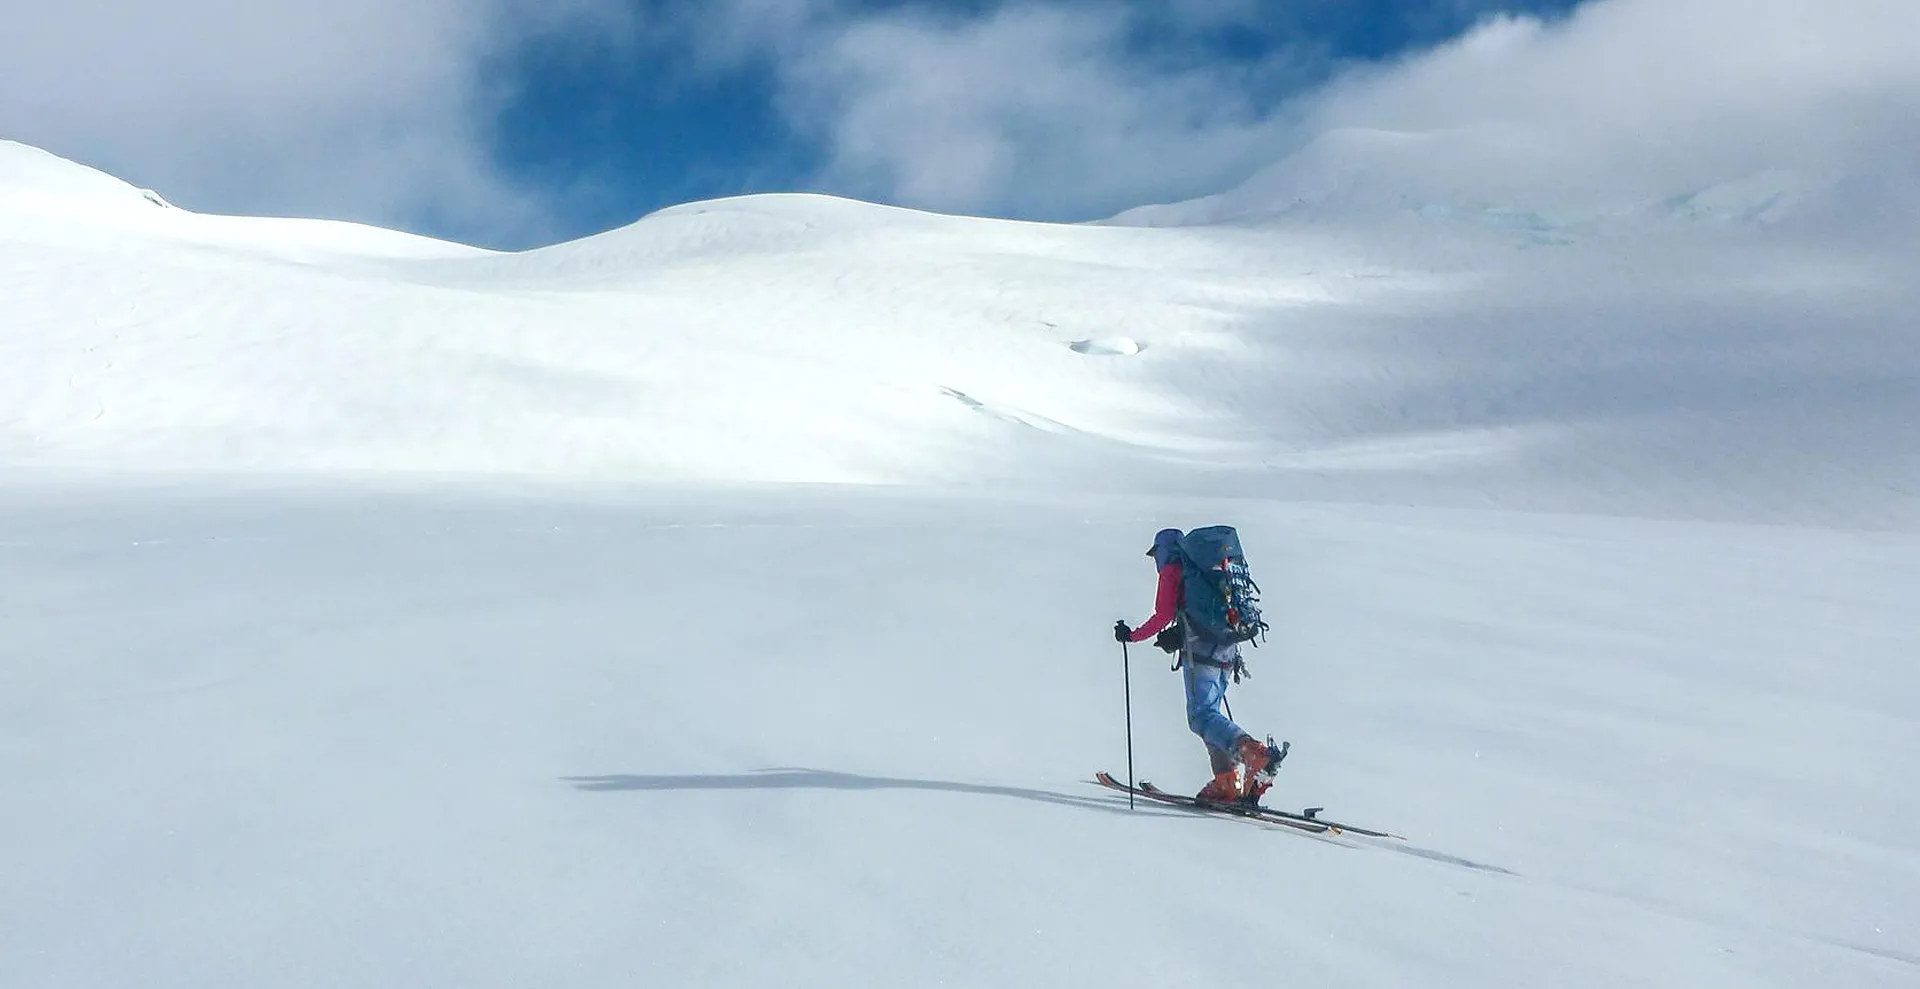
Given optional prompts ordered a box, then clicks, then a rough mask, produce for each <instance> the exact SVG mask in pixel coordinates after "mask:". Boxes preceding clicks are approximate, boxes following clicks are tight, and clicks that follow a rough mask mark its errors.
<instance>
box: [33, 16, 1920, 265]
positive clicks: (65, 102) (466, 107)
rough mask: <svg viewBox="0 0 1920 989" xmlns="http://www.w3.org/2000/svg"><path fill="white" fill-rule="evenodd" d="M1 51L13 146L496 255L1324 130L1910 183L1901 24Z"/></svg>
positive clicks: (1214, 175) (697, 22)
mask: <svg viewBox="0 0 1920 989" xmlns="http://www.w3.org/2000/svg"><path fill="white" fill-rule="evenodd" d="M0 25H5V30H0V137H3V138H8V139H12V140H18V141H22V142H25V143H27V144H32V145H36V146H38V147H42V148H45V149H47V150H49V151H52V152H54V153H55V154H59V155H62V156H64V157H68V158H72V159H74V160H76V161H80V162H83V163H85V164H89V165H93V166H95V167H97V168H101V169H103V170H105V171H107V172H110V173H112V174H114V175H116V176H119V177H121V178H123V179H126V180H127V181H129V182H132V183H134V184H136V185H139V186H143V187H148V188H153V189H155V190H158V191H159V192H161V193H162V194H163V195H165V196H167V197H168V198H169V199H171V200H173V201H174V202H176V203H178V204H180V205H182V206H184V207H187V208H190V209H196V210H201V211H206V212H226V213H247V214H256V215H259V214H267V215H293V216H317V217H331V218H340V219H350V220H358V221H364V222H371V223H377V224H381V225H383V226H390V227H398V228H401V229H407V230H413V231H418V232H422V233H428V234H432V235H436V236H443V237H449V238H452V239H457V240H463V241H466V242H469V243H478V244H484V245H487V246H494V247H506V248H520V247H528V246H534V245H539V244H546V243H552V242H555V241H558V240H562V239H567V238H572V237H576V236H580V235H583V234H588V233H593V232H597V231H601V230H605V229H609V228H612V227H616V226H619V225H622V224H625V223H628V222H631V221H632V220H634V219H636V218H638V217H639V216H641V215H643V214H645V213H647V212H649V211H651V210H654V209H657V208H660V207H662V206H667V205H671V204H675V203H681V202H687V201H691V200H697V199H704V198H711V197H719V196H729V195H737V194H742V193H751V192H765V191H793V190H804V191H819V192H828V193H835V194H839V195H845V196H852V197H857V198H862V199H868V200H873V201H878V202H886V203H894V204H899V205H906V206H914V207H920V208H927V209H934V210H941V211H949V212H961V213H971V214H982V215H990V216H1004V217H1018V218H1030V219H1046V220H1081V219H1091V218H1096V217H1102V216H1108V215H1111V214H1113V213H1116V212H1119V211H1121V210H1123V209H1126V208H1129V207H1133V206H1138V205H1143V204H1148V203H1160V202H1170V201H1179V200H1184V199H1189V198H1193V197H1197V196H1203V195H1208V194H1212V193H1216V192H1221V191H1225V190H1227V189H1231V188H1233V187H1235V186H1238V185H1240V184H1241V183H1242V182H1244V181H1245V180H1247V179H1248V178H1249V177H1250V176H1253V175H1255V173H1257V172H1259V171H1260V170H1262V169H1263V168H1266V167H1268V166H1272V165H1274V164H1275V163H1276V162H1280V161H1282V160H1283V159H1286V158H1287V157H1288V156H1289V155H1290V154H1292V153H1293V152H1295V151H1296V150H1298V149H1300V148H1301V147H1302V146H1303V145H1304V144H1306V143H1307V142H1310V141H1313V140H1315V139H1316V137H1317V136H1318V135H1322V134H1328V133H1331V132H1334V131H1347V132H1361V131H1373V132H1380V133H1391V134H1394V135H1398V136H1401V137H1410V138H1414V139H1418V140H1420V141H1421V142H1422V143H1420V144H1419V147H1420V148H1422V149H1423V150H1422V151H1421V152H1420V153H1419V154H1418V155H1416V156H1414V158H1413V159H1412V161H1411V163H1408V162H1399V163H1393V164H1392V167H1391V168H1388V169H1387V170H1385V171H1383V172H1382V173H1381V175H1384V176H1385V177H1384V178H1383V179H1381V180H1382V181H1385V182H1387V183H1389V184H1390V187H1391V188H1403V187H1405V186H1407V185H1408V184H1410V183H1411V184H1423V183H1424V184H1427V185H1430V186H1431V187H1432V188H1433V189H1435V190H1440V191H1439V192H1437V193H1436V194H1446V190H1444V189H1441V187H1442V186H1445V185H1448V184H1452V185H1455V186H1458V185H1462V184H1466V185H1474V186H1475V188H1474V189H1473V190H1472V192H1473V195H1474V197H1475V198H1477V199H1479V200H1480V201H1498V202H1500V203H1504V204H1519V203H1533V204H1539V203H1547V202H1577V203H1584V204H1587V205H1590V206H1591V205H1593V204H1618V203H1621V202H1628V203H1631V202H1635V201H1642V200H1645V199H1646V198H1648V197H1661V196H1671V195H1675V194H1685V193H1687V192H1689V191H1692V190H1696V189H1698V188H1701V187H1702V186H1703V185H1705V184H1710V183H1714V182H1721V181H1728V180H1735V179H1739V178H1741V177H1742V176H1746V175H1751V174H1753V173H1756V172H1760V171H1763V170H1766V169H1771V168H1782V167H1790V168H1793V169H1797V170H1800V171H1803V172H1806V173H1809V174H1827V173H1839V172H1845V171H1849V170H1858V169H1861V168H1865V169H1867V170H1868V171H1875V170H1878V172H1879V173H1881V174H1884V175H1887V176H1891V177H1894V178H1898V177H1899V176H1904V175H1906V174H1908V172H1909V171H1910V169H1909V168H1908V167H1907V166H1906V165H1905V164H1904V163H1906V162H1910V161H1911V160H1913V158H1914V157H1915V156H1916V155H1917V154H1920V133H1916V127H1915V126H1914V123H1913V122H1914V120H1916V119H1920V113H1916V108H1920V60H1917V59H1914V58H1912V56H1911V52H1910V51H1909V49H1910V47H1911V39H1912V38H1913V37H1916V36H1920V3H1915V2H1913V0H1823V2H1822V3H1820V4H1811V3H1808V2H1807V0H698V2H693V0H683V2H668V0H408V2H406V3H394V2H392V0H249V2H247V3H244V4H235V3H233V2H232V0H169V2H168V3H165V4H159V3H127V2H126V0H62V2H61V3H60V4H56V5H49V4H46V3H44V2H43V0H0ZM1432 155H1444V156H1446V160H1440V159H1438V158H1434V157H1431V156H1432ZM1335 167H1343V166H1335ZM1395 168H1397V169H1400V170H1401V171H1393V169H1395ZM1376 178H1379V176H1376Z"/></svg>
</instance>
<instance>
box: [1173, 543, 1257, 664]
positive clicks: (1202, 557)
mask: <svg viewBox="0 0 1920 989" xmlns="http://www.w3.org/2000/svg"><path fill="white" fill-rule="evenodd" d="M1180 555H1181V557H1182V559H1181V561H1180V565H1181V569H1182V570H1183V571H1184V574H1185V580H1186V585H1185V587H1184V588H1183V589H1182V598H1183V601H1182V603H1181V606H1180V613H1181V618H1182V619H1183V620H1184V621H1185V622H1186V623H1187V626H1188V627H1189V628H1191V629H1193V630H1194V631H1195V632H1198V633H1199V634H1200V635H1201V636H1202V637H1203V638H1205V639H1207V640H1209V641H1212V642H1217V643H1228V642H1252V641H1253V640H1254V639H1256V638H1259V637H1262V636H1264V635H1265V634H1266V631H1267V623H1266V622H1264V621H1261V620H1260V585H1258V584H1256V583H1254V582H1253V574H1252V572H1251V571H1249V570H1248V569H1247V557H1246V554H1245V553H1242V552H1241V551H1240V534H1239V533H1238V532H1235V531H1234V529H1233V527H1232V526H1230V525H1215V526H1208V527H1207V528H1204V529H1195V530H1193V531H1192V532H1189V533H1187V534H1186V535H1185V536H1183V537H1181V539H1180ZM1254 645H1256V646H1258V645H1259V643H1258V642H1254Z"/></svg>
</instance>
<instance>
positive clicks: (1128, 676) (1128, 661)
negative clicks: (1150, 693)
mask: <svg viewBox="0 0 1920 989" xmlns="http://www.w3.org/2000/svg"><path fill="white" fill-rule="evenodd" d="M1120 669H1121V675H1122V677H1123V678H1124V680H1125V683H1126V696H1127V809H1128V810H1132V809H1133V788H1134V785H1135V784H1134V782H1133V653H1132V651H1131V650H1129V649H1128V648H1127V644H1126V643H1125V642H1122V643H1120Z"/></svg>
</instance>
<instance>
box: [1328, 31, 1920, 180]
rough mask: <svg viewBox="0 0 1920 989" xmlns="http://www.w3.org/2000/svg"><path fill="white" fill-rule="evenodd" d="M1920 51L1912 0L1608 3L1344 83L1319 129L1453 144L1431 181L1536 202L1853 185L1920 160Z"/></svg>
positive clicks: (1489, 34)
mask: <svg viewBox="0 0 1920 989" xmlns="http://www.w3.org/2000/svg"><path fill="white" fill-rule="evenodd" d="M1916 43H1920V4H1915V3H1913V2H1912V0H1826V2H1823V3H1820V4H1811V3H1807V2H1805V0H1606V2H1601V3H1595V4H1592V5H1590V6H1588V7H1585V8H1582V9H1581V10H1580V11H1579V12H1578V13H1577V14H1576V15H1575V16H1574V17H1573V18H1572V19H1570V20H1568V21H1566V22H1564V23H1561V24H1557V25H1554V26H1543V25H1541V24H1539V23H1537V22H1534V21H1531V20H1526V19H1508V20H1502V21H1496V22H1493V23H1490V24H1488V25H1485V26H1483V27H1482V28H1480V29H1479V30H1477V31H1475V32H1473V33H1471V34H1470V35H1468V36H1466V37H1465V38H1462V39H1460V40H1459V41H1457V42H1454V43H1451V44H1448V45H1446V46H1443V47H1442V48H1440V49H1438V50H1436V51H1433V52H1430V53H1427V54H1424V55H1421V56H1419V57H1417V58H1414V59H1411V60H1409V61H1407V62H1405V63H1404V64H1401V65H1399V66H1396V67H1393V68H1392V69H1390V70H1388V71H1384V72H1379V73H1375V74H1369V75H1366V76H1360V77H1354V78H1350V79H1346V80H1343V81H1341V82H1340V83H1337V84H1335V85H1334V86H1332V87H1330V88H1329V89H1328V90H1326V91H1325V92H1323V93H1320V94H1318V95H1317V96H1316V97H1315V98H1314V100H1313V104H1312V111H1311V114H1310V116H1309V120H1308V126H1309V128H1311V129H1313V130H1334V129H1338V128H1368V129H1378V130H1383V131H1391V132H1396V133H1400V134H1413V135H1439V136H1444V137H1446V138H1447V142H1446V147H1447V148H1449V149H1450V153H1449V154H1448V155H1447V158H1448V160H1441V161H1434V160H1431V159H1430V160H1428V161H1427V162H1426V167H1427V168H1429V169H1432V170H1445V171H1447V172H1448V173H1449V174H1452V175H1455V176H1457V177H1458V178H1459V180H1460V181H1462V182H1463V183H1467V184H1469V185H1470V186H1471V189H1472V191H1473V192H1475V193H1477V194H1479V195H1481V196H1483V197H1484V198H1488V199H1493V200H1502V199H1504V200H1514V201H1524V202H1529V203H1535V204H1541V203H1552V202H1556V201H1558V202H1563V203H1573V204H1578V203H1595V204H1597V203H1606V202H1617V201H1620V200H1622V199H1631V198H1633V197H1636V196H1647V195H1660V194H1669V193H1673V192H1677V191H1683V190H1685V189H1688V188H1690V187H1698V186H1701V185H1704V184H1708V183H1712V182H1718V181H1726V180H1731V179H1738V178H1742V177H1745V176H1748V175H1751V174H1754V173H1756V172H1759V171H1763V170H1767V169H1783V168H1784V169H1795V170H1801V171H1805V172H1809V173H1820V172H1836V171H1853V170H1857V169H1860V168H1864V167H1873V166H1874V164H1875V163H1876V162H1881V161H1885V160H1887V159H1888V158H1889V157H1891V156H1892V155H1894V154H1895V153H1896V149H1899V148H1902V147H1904V148H1905V149H1906V151H1907V152H1909V153H1910V152H1911V151H1913V150H1920V147H1917V146H1916V145H1915V143H1914V142H1915V138H1916V136H1920V131H1916V126H1917V125H1916V121H1920V59H1916V58H1915V57H1914V45H1915V44H1916ZM1428 150H1429V152H1431V151H1432V150H1433V146H1432V145H1429V146H1428ZM1467 176H1477V177H1478V179H1477V181H1472V182H1468V180H1467Z"/></svg>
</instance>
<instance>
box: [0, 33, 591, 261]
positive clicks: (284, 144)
mask: <svg viewBox="0 0 1920 989" xmlns="http://www.w3.org/2000/svg"><path fill="white" fill-rule="evenodd" d="M606 9H611V8H610V7H609V8H606ZM606 9H603V8H601V7H599V6H597V5H595V4H594V3H593V2H592V0H565V2H562V3H558V4H555V3H539V2H537V0H492V2H486V3H481V4H475V3H472V2H463V0H409V2H407V3H389V2H387V0H250V2H246V3H231V2H225V0H175V2H171V3H166V4H159V3H152V2H140V0H135V2H125V0H65V2H62V3H59V4H49V3H42V2H38V0H0V23H4V24H5V25H6V30H5V31H0V136H6V137H9V138H13V139H15V140H20V141H25V142H27V143H29V144H35V145H39V146H42V147H45V148H47V149H49V150H51V151H54V152H55V153H58V154H61V155H64V156H67V157H72V158H77V159H80V160H83V161H86V162H87V163H89V164H93V165H96V166H99V167H101V168H103V169H105V170H107V171H110V172H113V173H114V174H116V175H119V176H121V177H123V178H126V179H128V180H129V181H132V182H135V183H137V184H141V185H147V186H152V187H154V188H157V189H160V190H162V191H163V192H164V193H165V194H166V195H167V196H168V197H170V198H172V199H174V200H175V201H176V202H178V203H180V204H181V205H183V206H188V207H194V206H201V207H203V208H218V209H221V210H227V211H239V212H255V211H260V212H287V213H296V214H314V215H327V216H339V217H348V218H358V219H366V220H372V221H378V222H385V223H395V224H403V225H405V224H409V223H410V221H411V225H416V226H417V225H418V221H419V220H421V219H423V218H427V217H434V216H437V217H439V218H441V219H442V220H443V221H447V222H448V223H450V224H459V225H464V226H466V227H469V228H471V230H472V231H473V232H476V233H478V232H482V231H485V232H491V233H512V232H520V233H525V232H531V231H533V230H534V229H536V228H537V226H538V224H539V222H540V211H539V209H538V208H537V204H536V203H535V202H534V201H533V200H532V199H531V198H530V196H529V194H528V193H527V192H526V191H524V190H521V189H517V188H515V187H514V186H513V185H512V184H511V183H510V182H508V181H506V180H505V179H503V178H502V177H501V175H500V174H499V173H498V172H497V171H496V170H495V169H494V167H493V165H492V163H491V161H490V158H489V154H488V150H487V147H486V140H485V134H484V128H485V126H486V125H487V123H488V121H489V119H490V115H491V113H492V111H493V109H494V108H493V107H492V106H490V105H489V104H488V102H487V99H488V97H487V89H486V88H485V82H484V80H483V79H482V78H481V74H482V71H483V69H484V67H485V66H486V60H487V59H488V58H489V57H490V56H492V55H494V54H496V53H497V52H499V51H501V50H502V46H505V45H510V44H512V43H514V42H515V41H516V40H517V39H519V38H521V37H524V36H526V35H527V34H530V33H537V32H541V31H549V30H560V29H563V28H565V27H567V26H570V25H578V24H580V23H581V21H582V19H589V18H593V17H601V16H606Z"/></svg>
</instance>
